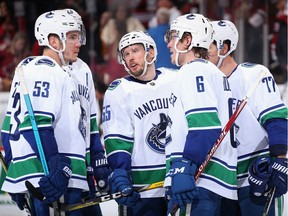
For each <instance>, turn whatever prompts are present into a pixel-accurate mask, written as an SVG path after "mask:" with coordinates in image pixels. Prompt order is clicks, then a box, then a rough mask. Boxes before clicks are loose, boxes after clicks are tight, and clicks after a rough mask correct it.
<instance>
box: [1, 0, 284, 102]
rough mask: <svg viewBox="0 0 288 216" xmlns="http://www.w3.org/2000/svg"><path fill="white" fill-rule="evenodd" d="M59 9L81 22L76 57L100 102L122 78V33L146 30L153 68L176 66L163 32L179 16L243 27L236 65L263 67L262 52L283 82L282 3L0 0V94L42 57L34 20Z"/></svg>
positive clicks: (256, 0) (261, 0)
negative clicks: (26, 62) (28, 60)
mask: <svg viewBox="0 0 288 216" xmlns="http://www.w3.org/2000/svg"><path fill="white" fill-rule="evenodd" d="M61 8H73V9H75V10H76V11H77V12H78V13H79V14H80V15H81V16H82V19H83V21H84V23H85V27H86V36H87V43H86V45H85V46H83V47H82V48H81V52H80V56H79V57H80V58H82V59H83V60H84V61H85V62H86V63H87V64H88V65H89V66H90V68H91V70H92V72H93V73H94V78H95V80H94V82H95V84H96V89H97V97H98V99H100V101H101V96H103V93H104V92H105V90H106V88H107V86H108V85H109V83H110V82H111V81H112V80H114V79H115V78H119V77H123V76H125V75H126V72H125V70H124V68H123V66H122V65H120V64H119V63H118V58H117V44H118V42H119V39H120V38H121V37H122V36H123V35H124V34H125V33H127V32H130V31H133V30H145V31H147V32H148V33H149V34H150V35H151V36H152V37H153V39H154V40H155V41H156V44H157V47H158V50H160V52H159V54H158V57H157V63H156V67H163V66H164V67H170V68H172V67H173V68H176V67H175V66H174V65H172V64H171V62H170V53H169V50H168V49H167V47H166V44H165V42H164V34H165V31H166V29H167V28H168V27H169V22H170V20H173V19H174V18H175V17H177V16H179V15H181V14H184V13H202V14H203V15H205V16H207V17H209V18H210V19H211V20H214V19H215V20H216V19H217V20H219V19H228V20H231V21H232V22H234V23H236V25H237V24H238V25H242V26H244V28H239V31H240V37H242V44H241V38H240V46H242V50H243V51H242V52H243V54H242V56H243V58H244V59H241V61H249V62H254V63H261V64H263V63H264V65H265V61H264V59H263V56H265V55H262V54H263V52H264V53H267V54H268V63H267V64H268V65H265V66H267V67H268V68H269V69H270V70H271V72H272V73H273V75H274V76H275V79H276V82H277V83H281V84H282V83H285V82H286V80H287V1H286V0H241V1H240V0H234V1H232V0H106V1H105V0H101V1H100V0H50V1H39V0H0V91H9V89H10V85H11V81H12V78H13V75H14V69H15V67H16V65H17V64H18V63H19V62H20V61H21V60H22V59H23V58H25V57H26V56H29V55H39V54H40V53H41V50H40V48H39V46H38V44H37V42H36V40H35V37H34V22H35V20H36V18H37V17H38V16H39V15H40V14H41V13H43V12H45V11H49V10H53V9H61ZM240 21H242V24H241V22H240ZM263 26H266V27H267V28H263ZM265 29H266V31H264V30H265ZM241 30H243V32H242V34H241ZM263 40H264V43H263ZM263 44H266V46H267V47H268V49H266V50H265V45H263Z"/></svg>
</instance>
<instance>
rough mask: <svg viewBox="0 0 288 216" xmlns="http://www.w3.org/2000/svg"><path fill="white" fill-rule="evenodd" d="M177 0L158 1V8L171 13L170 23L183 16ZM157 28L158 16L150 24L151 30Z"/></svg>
mask: <svg viewBox="0 0 288 216" xmlns="http://www.w3.org/2000/svg"><path fill="white" fill-rule="evenodd" d="M177 2H178V1H177V0H157V8H162V7H164V8H167V9H168V10H169V12H170V20H169V23H170V22H171V21H172V20H174V19H176V18H177V17H178V16H180V15H181V12H180V11H179V9H178V8H177V6H176V3H177ZM156 26H157V16H154V17H153V18H152V19H151V20H150V21H149V23H148V27H149V28H153V27H156Z"/></svg>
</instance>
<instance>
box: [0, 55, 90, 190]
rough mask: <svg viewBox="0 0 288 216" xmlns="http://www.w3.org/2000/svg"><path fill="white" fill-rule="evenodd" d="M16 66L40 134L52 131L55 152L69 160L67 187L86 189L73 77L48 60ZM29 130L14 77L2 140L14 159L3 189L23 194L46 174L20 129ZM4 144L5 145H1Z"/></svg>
mask: <svg viewBox="0 0 288 216" xmlns="http://www.w3.org/2000/svg"><path fill="white" fill-rule="evenodd" d="M20 65H22V67H23V70H24V77H25V80H26V85H27V87H28V91H29V95H30V98H31V103H32V106H33V110H34V115H35V120H36V122H37V126H38V128H39V130H41V129H42V128H49V127H52V128H53V130H54V136H55V139H56V142H57V145H58V151H59V153H61V154H64V155H65V156H68V157H70V159H71V166H72V177H71V179H70V181H69V187H72V188H80V189H88V185H87V182H86V165H85V154H86V143H85V140H84V137H85V133H86V128H85V125H86V123H85V119H83V118H82V116H81V108H80V101H79V96H78V93H77V90H76V88H75V83H74V81H73V79H72V78H71V77H70V76H69V75H68V73H65V72H64V71H63V70H62V68H61V67H60V66H59V65H58V64H57V63H56V62H55V61H54V60H53V59H51V58H49V57H47V56H38V57H28V58H26V59H24V60H23V61H22V62H21V63H20ZM25 130H32V127H31V123H30V119H29V116H28V113H27V109H26V105H25V101H24V98H23V94H22V90H21V88H20V85H19V78H18V75H17V74H15V76H14V79H13V82H12V87H11V91H10V96H9V102H8V108H7V115H6V117H5V120H4V122H3V126H2V131H1V132H2V136H3V137H8V139H5V141H7V142H9V143H6V146H7V145H10V146H11V151H12V160H11V161H10V165H9V169H8V174H7V177H6V179H5V182H4V184H3V186H2V190H3V191H7V192H11V193H18V192H24V191H26V187H25V181H26V180H29V181H30V182H31V183H32V184H33V185H34V186H35V187H39V185H38V182H39V180H40V178H41V177H42V176H43V175H44V173H43V168H42V165H41V162H40V160H38V159H37V156H36V154H35V152H34V151H33V149H32V148H31V146H30V144H29V143H28V142H30V141H29V140H28V141H27V140H26V139H25V138H24V137H23V135H22V133H21V131H25ZM4 146H5V145H4Z"/></svg>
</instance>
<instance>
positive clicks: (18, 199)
mask: <svg viewBox="0 0 288 216" xmlns="http://www.w3.org/2000/svg"><path fill="white" fill-rule="evenodd" d="M9 195H10V196H11V198H12V200H13V201H14V202H15V203H16V204H17V206H18V208H19V209H20V210H24V206H25V194H24V193H9Z"/></svg>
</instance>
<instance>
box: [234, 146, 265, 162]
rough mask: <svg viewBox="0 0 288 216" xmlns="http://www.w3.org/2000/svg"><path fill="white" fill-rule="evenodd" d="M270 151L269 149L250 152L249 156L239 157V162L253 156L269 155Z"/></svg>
mask: <svg viewBox="0 0 288 216" xmlns="http://www.w3.org/2000/svg"><path fill="white" fill-rule="evenodd" d="M268 151H269V150H268V148H267V149H262V150H259V151H254V152H250V153H248V154H244V155H241V156H239V157H238V160H241V159H243V158H246V157H251V156H253V155H259V154H263V153H267V152H268Z"/></svg>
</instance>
